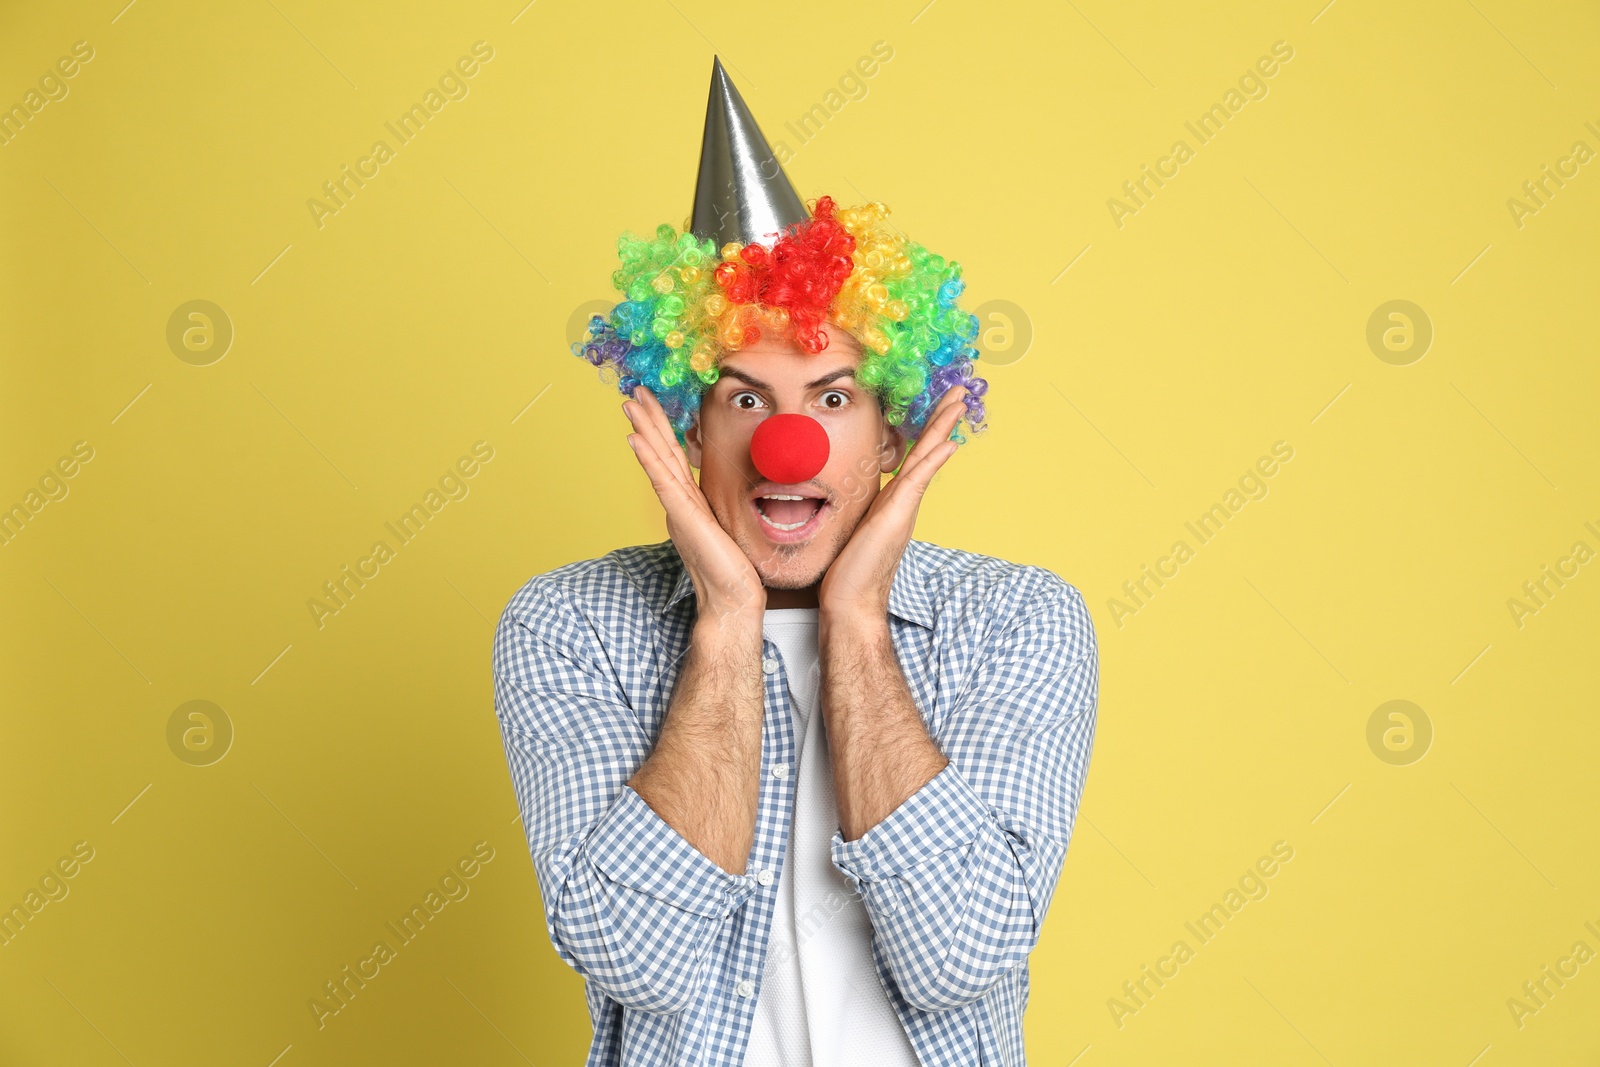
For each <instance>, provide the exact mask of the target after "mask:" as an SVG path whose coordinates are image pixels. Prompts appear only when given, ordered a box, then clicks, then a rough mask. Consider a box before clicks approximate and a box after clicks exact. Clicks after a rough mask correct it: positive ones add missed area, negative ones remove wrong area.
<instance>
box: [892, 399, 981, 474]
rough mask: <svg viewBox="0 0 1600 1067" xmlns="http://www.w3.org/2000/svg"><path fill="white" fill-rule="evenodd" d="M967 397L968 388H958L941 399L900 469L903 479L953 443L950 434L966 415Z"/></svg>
mask: <svg viewBox="0 0 1600 1067" xmlns="http://www.w3.org/2000/svg"><path fill="white" fill-rule="evenodd" d="M966 396H967V390H966V388H965V387H964V386H957V387H955V388H954V389H951V390H948V391H947V392H946V393H945V394H944V396H942V397H940V398H939V406H938V407H937V408H935V409H934V413H933V415H932V417H930V418H929V419H928V421H927V423H925V424H924V426H923V431H922V435H921V436H920V437H918V438H917V445H916V447H915V448H913V449H912V450H911V455H909V456H907V457H906V461H905V464H904V465H903V466H902V467H901V468H900V476H901V477H905V476H907V475H909V474H911V473H912V471H914V470H916V468H917V467H919V466H921V465H922V462H923V461H924V460H925V459H927V457H928V456H929V454H931V453H932V452H933V451H935V450H936V449H938V448H939V447H940V446H941V445H943V444H945V443H953V442H949V438H950V432H951V431H952V430H954V429H955V427H956V424H957V423H958V422H960V421H961V417H962V415H964V414H965V413H966Z"/></svg>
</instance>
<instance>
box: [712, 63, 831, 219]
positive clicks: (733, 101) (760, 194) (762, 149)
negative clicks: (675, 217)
mask: <svg viewBox="0 0 1600 1067" xmlns="http://www.w3.org/2000/svg"><path fill="white" fill-rule="evenodd" d="M809 217H810V216H809V215H808V214H807V212H806V208H805V205H804V204H803V203H801V201H800V197H799V196H798V195H797V194H796V193H795V191H794V186H792V185H790V184H789V178H788V175H786V174H784V173H783V168H782V167H781V166H779V164H778V159H777V157H776V156H775V155H773V153H772V147H771V146H770V145H768V144H767V139H766V138H765V137H764V136H762V134H761V128H760V127H759V126H757V125H756V120H755V118H754V116H752V115H751V114H750V109H749V108H748V107H746V106H745V102H744V98H743V97H741V96H740V95H739V90H738V89H735V88H734V86H733V82H731V81H729V80H728V73H727V71H725V70H723V69H722V61H721V60H720V59H717V58H714V57H713V59H712V61H711V98H710V99H709V100H708V101H707V102H706V132H705V138H704V140H702V141H701V144H700V177H699V179H698V180H697V181H696V182H695V187H694V214H693V216H691V218H690V221H689V229H690V231H691V232H692V233H693V234H694V235H695V236H696V237H699V238H701V239H702V240H704V239H706V238H710V239H712V240H713V241H715V242H716V243H717V247H718V248H721V247H722V246H723V245H725V244H727V243H728V242H729V241H737V242H739V243H740V244H762V245H767V246H769V247H770V246H771V245H772V243H773V241H774V240H775V239H776V237H777V234H779V233H781V232H782V231H783V230H784V229H785V228H786V227H788V226H790V225H792V224H794V223H796V222H804V221H805V220H806V219H807V218H809Z"/></svg>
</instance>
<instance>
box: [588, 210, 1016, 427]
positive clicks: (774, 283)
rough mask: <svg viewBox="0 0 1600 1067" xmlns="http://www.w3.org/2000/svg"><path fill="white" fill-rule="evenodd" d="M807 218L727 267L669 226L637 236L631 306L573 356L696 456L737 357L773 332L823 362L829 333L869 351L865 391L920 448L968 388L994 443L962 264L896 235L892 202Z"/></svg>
mask: <svg viewBox="0 0 1600 1067" xmlns="http://www.w3.org/2000/svg"><path fill="white" fill-rule="evenodd" d="M806 206H807V208H808V209H810V211H811V217H810V218H809V219H806V220H805V221H803V222H797V223H794V224H792V225H790V226H789V227H788V228H786V229H785V230H784V231H783V233H782V234H781V235H779V237H778V238H777V240H776V241H775V242H774V243H773V245H772V247H771V248H768V247H766V246H764V245H760V244H746V245H741V244H739V243H738V242H730V243H728V244H725V245H723V246H722V249H721V253H720V257H719V254H718V252H717V249H716V248H715V245H714V243H713V242H712V241H711V240H710V239H709V238H708V239H705V240H700V239H698V238H696V237H695V235H694V234H693V233H686V232H685V233H680V232H679V231H678V230H676V229H674V228H673V227H671V226H669V225H666V224H665V223H663V224H662V225H661V226H659V227H657V228H656V234H655V237H654V238H653V239H644V238H640V237H636V236H634V235H633V234H631V233H624V234H623V235H622V236H621V238H619V239H618V241H617V255H618V257H619V258H620V259H621V260H622V266H621V268H620V269H618V270H617V271H615V272H614V273H613V274H612V275H611V281H612V283H613V284H614V285H615V286H616V288H617V290H618V291H619V292H621V293H623V294H624V296H625V297H626V299H624V300H623V301H622V302H621V303H620V304H617V305H616V307H614V308H612V310H611V313H610V315H609V317H603V316H600V315H596V316H594V317H593V318H592V319H590V320H589V331H588V333H587V335H586V336H585V339H584V340H583V341H581V342H579V343H577V344H574V345H573V346H572V352H573V354H574V355H576V356H580V357H582V358H583V359H586V360H588V361H589V362H590V363H592V364H593V365H594V366H596V367H598V368H600V375H601V378H602V380H615V382H616V385H617V388H618V391H619V392H621V393H622V394H623V395H624V396H630V397H631V396H632V395H633V390H634V388H635V387H636V386H638V385H640V384H643V385H644V386H645V387H647V388H648V389H649V390H650V392H651V393H652V394H653V395H654V396H655V397H656V399H657V400H659V401H660V402H661V407H662V409H663V410H664V411H665V412H666V414H667V418H668V419H669V421H670V422H671V423H672V426H673V430H674V431H675V432H676V434H677V437H678V443H679V444H680V445H683V444H685V443H686V442H685V438H684V432H685V431H686V430H688V428H689V427H690V426H692V425H694V420H695V419H696V417H697V416H698V414H699V411H700V400H701V397H702V395H703V394H704V393H705V391H706V390H707V389H709V388H710V387H711V385H712V384H713V383H714V382H716V380H717V378H718V377H719V374H720V372H719V370H718V363H719V361H720V360H721V358H722V356H723V354H724V353H727V352H733V351H737V350H738V349H741V348H744V347H746V346H748V345H751V344H754V343H755V342H756V341H757V340H758V339H759V338H760V337H761V330H762V328H763V327H765V328H768V329H771V330H773V331H775V332H776V333H777V334H779V335H783V336H789V337H792V338H793V339H794V340H795V342H796V343H797V344H799V346H800V347H801V348H802V349H803V350H804V351H806V352H811V353H817V352H820V351H822V350H823V349H824V348H826V347H827V344H828V337H827V334H826V333H825V332H824V331H823V330H822V329H821V325H822V323H823V322H824V321H826V322H830V323H832V324H834V325H835V326H837V327H839V328H840V329H842V330H844V331H845V332H847V333H849V334H850V335H851V336H852V337H854V338H855V339H856V340H857V341H859V342H860V343H861V352H862V358H861V363H860V365H859V366H858V367H857V369H856V375H855V377H856V381H857V383H859V384H860V385H861V386H862V387H863V388H864V389H866V390H868V391H869V392H871V393H873V394H874V395H876V396H877V397H878V399H879V402H880V403H881V404H882V406H883V411H884V415H885V417H886V419H887V420H888V422H889V424H890V425H891V426H895V427H897V428H898V429H899V431H900V434H901V436H903V437H904V438H905V439H906V440H907V441H909V442H911V443H913V444H914V443H915V442H916V440H917V438H918V437H919V436H920V435H921V433H922V430H923V428H924V426H925V425H926V423H927V420H928V417H929V416H930V415H931V414H932V413H933V411H934V409H935V408H936V407H937V405H938V402H939V398H940V397H942V396H943V395H944V394H945V392H946V390H948V389H950V388H951V387H953V386H957V385H961V386H965V387H966V389H967V395H966V398H965V405H966V409H967V413H966V420H967V423H968V426H969V427H970V428H971V430H972V431H973V432H974V433H981V432H983V430H984V429H986V426H987V424H986V423H985V422H984V409H983V394H984V393H985V392H986V391H987V390H988V388H989V385H988V383H987V382H985V381H984V380H983V379H982V378H979V377H977V376H976V375H974V373H973V364H974V363H975V362H976V361H977V359H978V350H977V348H976V347H974V344H973V342H974V341H975V340H976V338H977V336H978V319H977V317H976V316H974V315H972V314H971V313H969V312H966V311H963V310H961V309H960V308H959V307H958V306H957V305H956V298H957V297H959V296H960V295H961V292H962V290H963V289H964V288H965V287H966V283H965V282H963V281H962V280H961V265H960V264H959V263H956V262H954V261H951V262H946V261H945V259H944V258H943V257H942V256H936V255H934V254H932V253H931V252H929V251H928V250H927V249H926V248H924V247H923V246H922V245H920V244H917V243H916V242H914V241H909V240H907V239H906V238H905V237H904V236H902V235H901V234H900V233H899V232H897V231H895V230H894V229H892V228H891V227H889V226H888V224H887V223H886V221H885V220H886V217H887V216H888V214H889V209H888V208H887V207H885V206H884V205H882V204H878V203H873V204H864V205H862V206H860V207H853V208H836V207H835V205H834V202H833V200H832V199H831V198H829V197H826V196H824V197H821V198H819V199H816V200H811V201H807V204H806ZM958 425H959V424H958ZM950 439H951V440H953V441H959V442H964V441H965V440H966V438H964V437H962V436H961V435H960V433H959V432H955V433H952V434H951V436H950Z"/></svg>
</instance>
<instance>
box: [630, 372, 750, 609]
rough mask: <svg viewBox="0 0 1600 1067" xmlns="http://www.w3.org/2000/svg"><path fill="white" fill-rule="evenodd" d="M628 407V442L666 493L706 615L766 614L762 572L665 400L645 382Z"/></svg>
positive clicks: (676, 541) (674, 534)
mask: <svg viewBox="0 0 1600 1067" xmlns="http://www.w3.org/2000/svg"><path fill="white" fill-rule="evenodd" d="M622 410H623V411H624V412H625V413H626V414H627V416H628V421H629V422H631V423H633V428H634V430H635V432H634V433H631V434H629V435H628V444H629V446H630V447H632V449H633V453H634V455H635V456H636V457H637V458H638V460H639V465H640V466H642V467H643V468H644V471H645V473H646V474H648V475H649V476H650V484H651V486H653V487H654V488H655V491H656V495H657V496H658V497H660V498H661V506H662V507H663V508H664V509H666V513H667V535H668V536H669V537H671V538H672V543H673V545H674V546H675V547H676V548H677V550H678V555H679V556H680V557H681V558H682V559H683V563H684V567H685V568H686V569H687V570H688V571H689V576H690V578H692V579H693V580H694V591H695V595H696V597H697V598H698V605H699V609H700V617H701V618H703V619H704V618H710V617H713V616H715V617H724V616H726V615H727V614H730V613H731V614H734V615H739V614H743V615H745V616H747V617H750V616H753V617H754V618H756V619H760V617H761V613H762V612H763V611H764V610H765V609H766V606H767V591H766V588H765V587H764V586H763V585H762V583H761V576H760V575H759V574H757V573H756V569H755V567H753V566H752V565H751V563H750V559H749V557H747V556H746V555H745V554H744V550H743V549H741V548H740V547H739V546H738V544H736V543H735V542H734V540H733V538H731V537H729V536H728V533H727V531H726V530H724V529H723V528H722V525H721V524H720V523H718V522H717V516H716V515H715V514H714V513H713V512H712V510H711V505H710V504H708V503H706V498H705V494H704V493H702V492H701V491H700V486H699V484H698V483H696V482H695V480H694V472H693V471H692V470H691V469H690V467H689V460H688V458H687V457H686V456H685V455H684V454H683V449H682V448H681V447H679V445H678V440H677V437H676V435H674V434H673V432H672V424H671V423H669V422H668V421H667V413H666V412H665V411H664V410H662V407H661V404H660V402H659V401H657V400H656V398H655V397H654V396H653V395H652V394H651V392H650V390H649V389H647V388H645V387H644V386H642V385H640V386H637V387H635V389H634V391H633V399H631V400H625V401H623V404H622ZM758 626H759V624H758Z"/></svg>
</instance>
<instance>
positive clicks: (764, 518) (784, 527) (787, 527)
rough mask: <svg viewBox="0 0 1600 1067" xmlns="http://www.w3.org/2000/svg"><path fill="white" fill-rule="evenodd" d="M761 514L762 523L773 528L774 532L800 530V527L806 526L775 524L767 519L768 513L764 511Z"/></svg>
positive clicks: (787, 523) (808, 520) (803, 523)
mask: <svg viewBox="0 0 1600 1067" xmlns="http://www.w3.org/2000/svg"><path fill="white" fill-rule="evenodd" d="M759 514H760V515H761V521H762V522H764V523H766V524H767V525H768V526H770V527H772V528H773V529H774V530H798V529H800V527H802V526H804V525H805V524H806V523H805V522H773V521H772V520H771V519H769V518H767V513H766V512H764V511H763V512H760V513H759ZM810 521H811V520H810V519H807V520H806V522H810Z"/></svg>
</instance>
